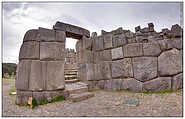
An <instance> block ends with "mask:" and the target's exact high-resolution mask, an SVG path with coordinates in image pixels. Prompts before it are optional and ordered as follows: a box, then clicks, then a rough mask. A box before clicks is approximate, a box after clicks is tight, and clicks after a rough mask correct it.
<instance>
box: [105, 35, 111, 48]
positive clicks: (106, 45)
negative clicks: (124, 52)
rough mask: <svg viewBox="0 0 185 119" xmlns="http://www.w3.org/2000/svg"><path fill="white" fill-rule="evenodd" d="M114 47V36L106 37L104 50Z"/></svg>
mask: <svg viewBox="0 0 185 119" xmlns="http://www.w3.org/2000/svg"><path fill="white" fill-rule="evenodd" d="M111 47H112V34H106V35H104V49H107V48H111Z"/></svg>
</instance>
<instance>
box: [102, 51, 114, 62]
mask: <svg viewBox="0 0 185 119" xmlns="http://www.w3.org/2000/svg"><path fill="white" fill-rule="evenodd" d="M102 52H103V53H102V56H103V57H102V59H103V61H111V60H112V56H111V50H104V51H102Z"/></svg>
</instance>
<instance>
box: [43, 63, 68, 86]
mask: <svg viewBox="0 0 185 119" xmlns="http://www.w3.org/2000/svg"><path fill="white" fill-rule="evenodd" d="M42 63H43V66H42V68H43V70H45V71H44V73H43V76H44V77H43V78H45V79H46V90H59V89H64V88H65V79H64V62H62V61H43V62H42Z"/></svg>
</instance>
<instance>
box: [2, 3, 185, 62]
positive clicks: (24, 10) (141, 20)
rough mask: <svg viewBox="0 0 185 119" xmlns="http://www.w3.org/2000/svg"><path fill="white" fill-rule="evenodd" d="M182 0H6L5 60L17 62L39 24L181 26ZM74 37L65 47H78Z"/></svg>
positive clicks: (91, 27)
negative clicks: (25, 40) (105, 0)
mask: <svg viewBox="0 0 185 119" xmlns="http://www.w3.org/2000/svg"><path fill="white" fill-rule="evenodd" d="M180 6H181V3H59V2H58V3H51V2H50V3H21V2H19V3H15V2H14V3H10V2H9V3H8V2H6V3H3V29H2V30H3V39H2V40H3V62H14V63H18V55H19V50H20V47H21V44H22V41H23V37H24V34H25V32H26V31H27V30H29V29H37V28H38V27H45V28H50V29H51V28H52V26H53V25H54V24H55V23H56V21H62V22H65V23H69V24H74V25H77V26H80V27H83V28H86V29H88V30H90V32H91V33H92V32H97V33H98V35H100V33H101V30H102V29H103V30H105V31H111V30H114V29H117V28H118V27H122V28H123V29H130V30H131V31H133V32H134V28H135V27H136V26H138V25H140V26H141V27H146V26H147V23H149V22H153V23H154V25H155V29H156V31H161V29H162V28H169V29H170V28H171V26H172V25H173V24H180V25H181V21H182V18H181V15H180V14H181V12H182V11H181V10H182V9H181V7H180ZM75 43H76V41H75V40H67V42H66V47H68V48H75Z"/></svg>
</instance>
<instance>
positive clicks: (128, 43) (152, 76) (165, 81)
mask: <svg viewBox="0 0 185 119" xmlns="http://www.w3.org/2000/svg"><path fill="white" fill-rule="evenodd" d="M89 39H92V51H93V56H92V57H94V61H93V62H92V63H86V64H83V66H82V67H80V70H83V73H84V74H83V76H84V77H83V78H84V79H86V80H85V81H86V83H88V84H89V88H90V89H94V88H103V89H105V90H121V89H127V90H131V91H162V90H169V89H174V90H176V89H179V88H182V80H183V77H182V75H183V74H182V72H183V71H182V28H181V27H180V26H179V25H177V24H176V25H173V26H172V28H171V30H168V29H162V31H161V32H156V31H155V30H154V25H153V23H149V24H148V27H145V28H142V29H141V28H140V26H138V27H136V28H135V33H132V32H131V31H129V30H123V29H122V28H118V29H116V30H113V31H111V32H106V31H104V30H102V34H101V35H100V36H97V34H96V33H92V35H91V37H90V38H89Z"/></svg>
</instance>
